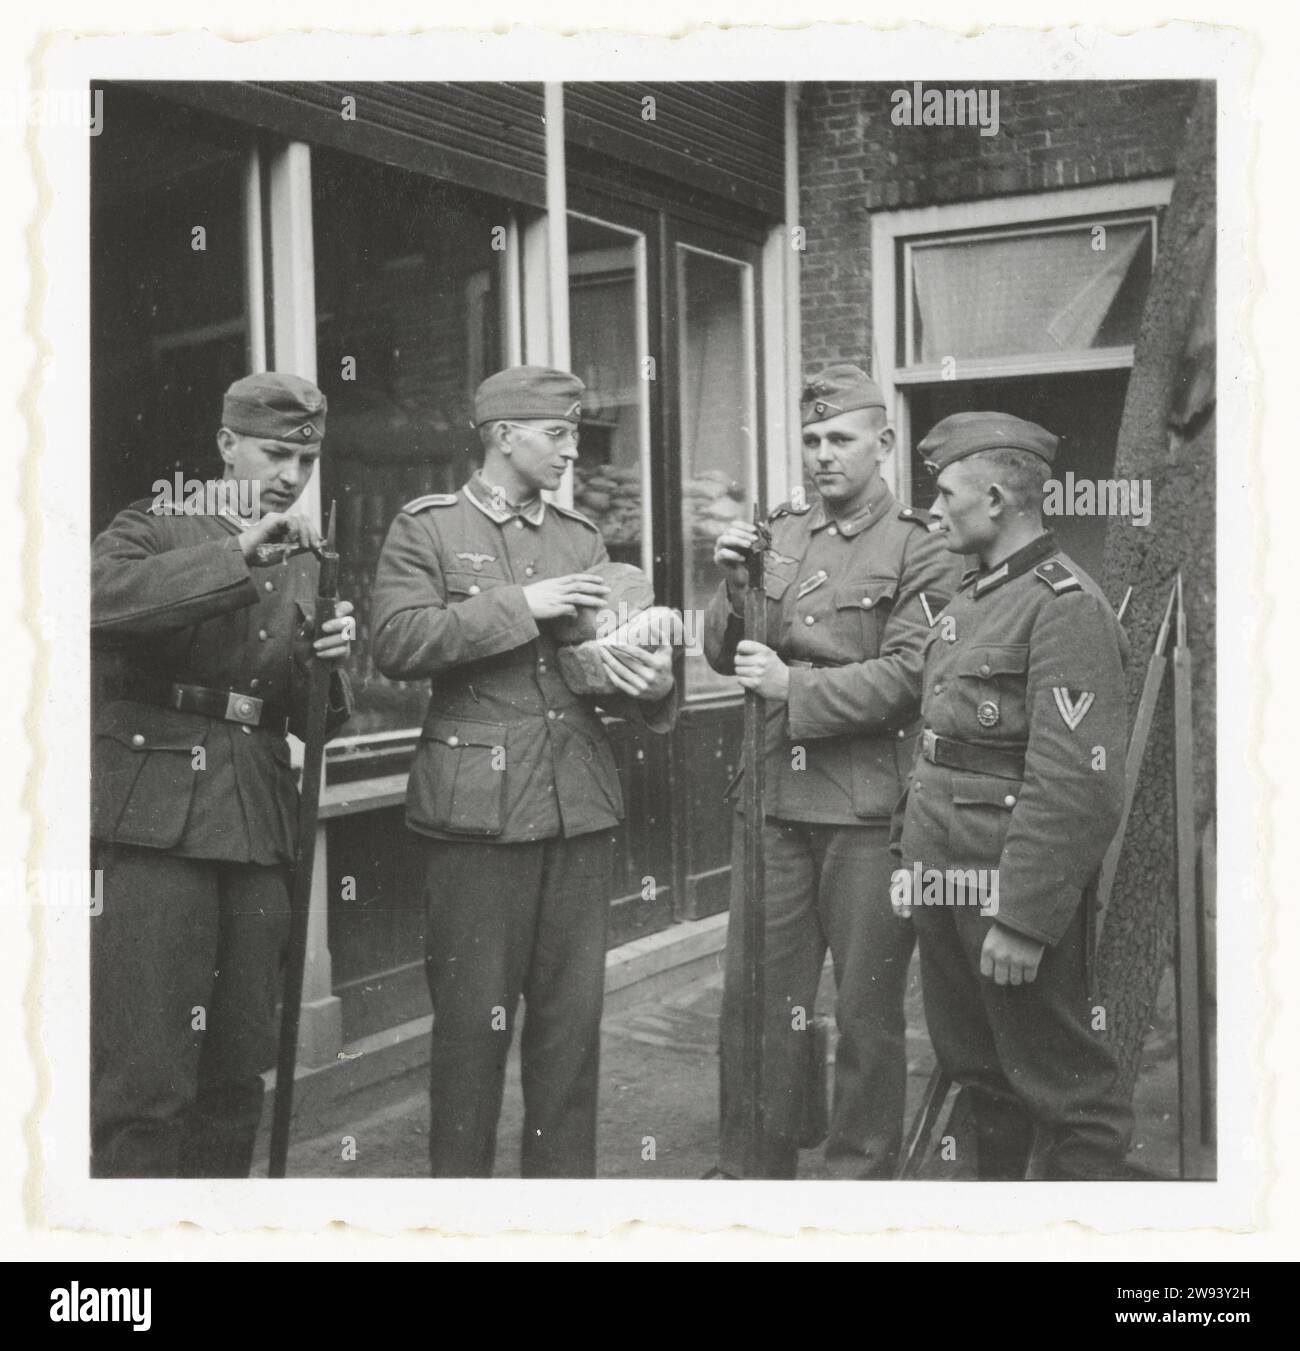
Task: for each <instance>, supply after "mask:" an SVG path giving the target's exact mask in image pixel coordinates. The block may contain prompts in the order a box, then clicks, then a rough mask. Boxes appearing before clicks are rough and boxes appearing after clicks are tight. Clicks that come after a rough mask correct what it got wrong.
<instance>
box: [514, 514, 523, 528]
mask: <svg viewBox="0 0 1300 1351" xmlns="http://www.w3.org/2000/svg"><path fill="white" fill-rule="evenodd" d="M523 528H524V523H523V521H522V519H521V518H520V517H518V516H516V517H515V529H516V530H522V529H523Z"/></svg>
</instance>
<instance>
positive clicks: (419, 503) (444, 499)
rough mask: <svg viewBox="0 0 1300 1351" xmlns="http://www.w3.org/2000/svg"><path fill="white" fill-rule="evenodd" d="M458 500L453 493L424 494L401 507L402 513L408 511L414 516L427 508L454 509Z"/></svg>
mask: <svg viewBox="0 0 1300 1351" xmlns="http://www.w3.org/2000/svg"><path fill="white" fill-rule="evenodd" d="M458 500H459V499H458V498H457V496H456V494H455V493H425V495H424V496H423V497H415V498H412V499H411V501H409V502H407V503H406V504H405V505H404V506H403V507H402V510H403V511H408V512H410V513H411V515H412V516H414V515H415V514H416V513H417V512H420V511H424V510H426V509H427V508H428V507H454V506H455V505H456V503H457V501H458Z"/></svg>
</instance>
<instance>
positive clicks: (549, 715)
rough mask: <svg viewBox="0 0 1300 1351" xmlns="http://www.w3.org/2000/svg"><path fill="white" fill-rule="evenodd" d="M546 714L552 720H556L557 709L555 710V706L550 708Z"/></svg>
mask: <svg viewBox="0 0 1300 1351" xmlns="http://www.w3.org/2000/svg"><path fill="white" fill-rule="evenodd" d="M546 716H547V717H548V718H549V719H550V720H551V721H552V722H554V721H555V710H554V709H553V708H548V709H547V710H546Z"/></svg>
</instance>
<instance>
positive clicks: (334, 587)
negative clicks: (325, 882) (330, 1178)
mask: <svg viewBox="0 0 1300 1351" xmlns="http://www.w3.org/2000/svg"><path fill="white" fill-rule="evenodd" d="M334 506H335V504H334V503H333V502H331V503H330V515H329V528H328V529H327V530H326V532H325V544H324V547H323V548H322V549H321V551H320V560H321V564H320V581H319V582H318V584H317V587H316V622H315V624H314V626H313V627H314V631H313V633H312V640H313V641H315V640H316V639H317V638H319V637H321V633H322V629H323V627H324V625H325V623H326V621H327V620H330V619H333V618H334V611H335V605H336V602H337V601H338V598H339V556H338V553H337V552H336V550H335V548H334ZM329 689H330V666H329V663H328V662H323V661H321V660H320V659H319V658H318V657H316V656H314V655H313V657H312V658H311V660H310V661H309V662H308V665H307V725H306V728H305V729H304V733H303V760H302V786H301V788H300V790H299V794H298V841H297V848H296V850H295V851H294V859H295V862H294V869H293V887H292V890H291V892H290V896H289V948H288V953H287V956H286V959H285V973H284V1002H283V1004H282V1005H281V1009H280V1053H279V1058H278V1059H277V1061H276V1066H275V1107H274V1109H273V1112H272V1116H271V1161H270V1167H269V1169H268V1175H269V1176H270V1177H284V1175H285V1169H286V1167H287V1166H288V1161H289V1124H290V1121H291V1120H292V1117H293V1072H294V1067H295V1065H296V1064H297V1061H298V1025H299V1022H300V1020H301V1017H302V980H303V967H304V966H305V964H306V961H307V914H308V910H309V909H310V905H311V879H312V864H313V862H314V860H315V857H316V820H317V814H318V812H319V810H320V788H321V771H322V769H323V767H324V763H325V721H326V715H327V714H328V712H329Z"/></svg>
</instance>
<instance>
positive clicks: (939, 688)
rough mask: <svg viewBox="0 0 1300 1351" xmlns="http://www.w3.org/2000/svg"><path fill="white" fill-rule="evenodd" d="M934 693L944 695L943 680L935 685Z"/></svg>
mask: <svg viewBox="0 0 1300 1351" xmlns="http://www.w3.org/2000/svg"><path fill="white" fill-rule="evenodd" d="M934 692H935V693H936V694H942V693H943V681H942V680H941V681H939V682H938V683H937V684H936V685H935V687H934Z"/></svg>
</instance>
